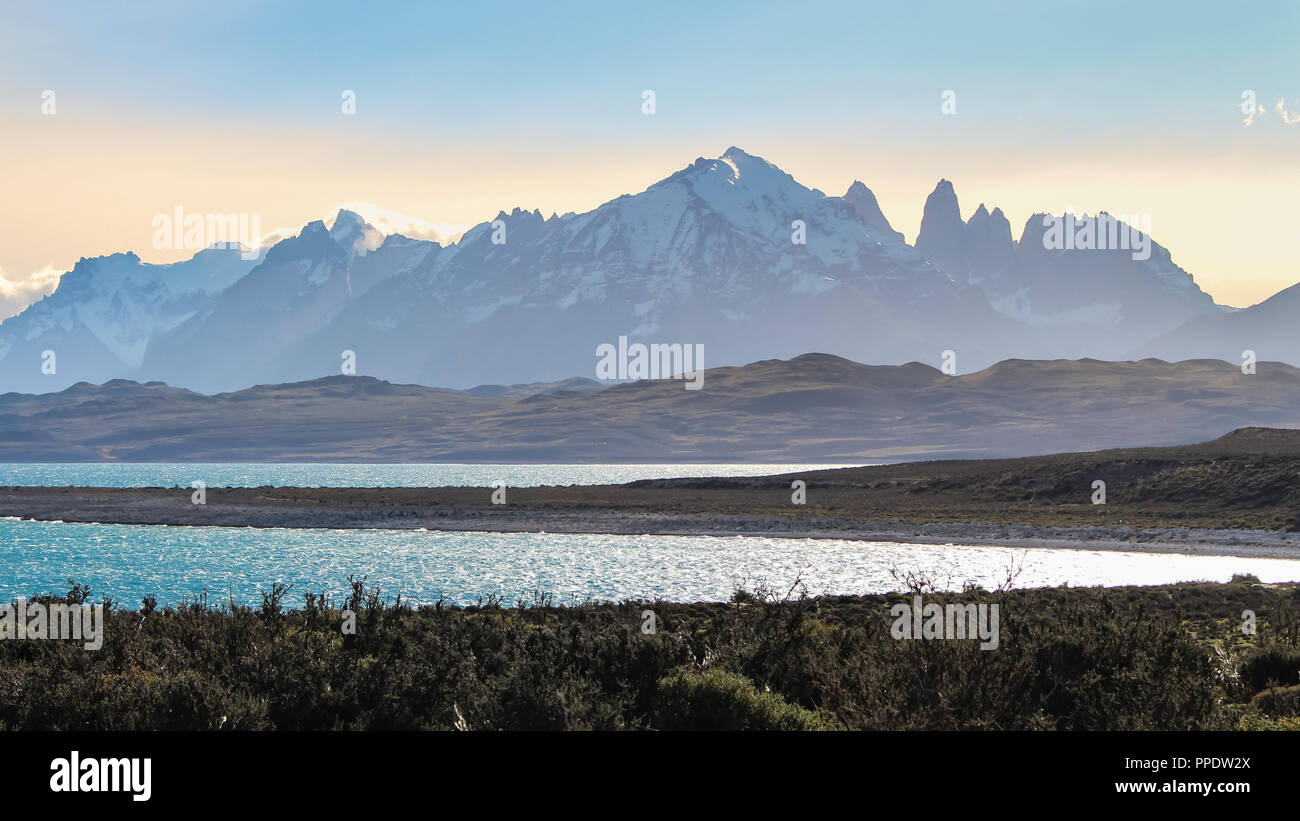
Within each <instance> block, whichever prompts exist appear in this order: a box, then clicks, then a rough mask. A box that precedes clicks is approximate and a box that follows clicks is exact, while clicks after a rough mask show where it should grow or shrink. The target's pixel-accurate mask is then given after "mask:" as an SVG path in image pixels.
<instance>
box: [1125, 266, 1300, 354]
mask: <svg viewBox="0 0 1300 821" xmlns="http://www.w3.org/2000/svg"><path fill="white" fill-rule="evenodd" d="M1247 350H1250V351H1254V352H1255V356H1256V357H1257V358H1258V359H1259V360H1261V361H1262V360H1280V361H1295V360H1296V359H1297V358H1298V357H1300V285H1292V286H1291V287H1290V288H1287V289H1286V290H1284V291H1281V292H1279V293H1276V294H1274V295H1273V296H1271V297H1269V298H1268V299H1266V300H1264V301H1263V302H1261V303H1259V304H1258V305H1252V306H1250V307H1249V308H1244V309H1242V310H1240V311H1236V312H1233V313H1227V314H1217V315H1210V316H1201V317H1196V318H1195V319H1192V320H1189V321H1188V322H1187V323H1185V324H1184V325H1181V326H1179V327H1178V328H1176V329H1174V330H1172V331H1170V332H1169V333H1167V334H1164V335H1162V336H1159V337H1157V338H1155V339H1152V340H1150V341H1149V342H1146V343H1144V344H1142V345H1139V346H1138V347H1137V348H1135V349H1134V350H1133V351H1132V355H1134V356H1158V357H1160V358H1162V359H1169V360H1179V359H1199V358H1207V357H1209V358H1214V359H1224V360H1227V361H1229V362H1236V363H1240V362H1242V356H1241V355H1242V352H1243V351H1247Z"/></svg>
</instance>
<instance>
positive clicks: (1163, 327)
mask: <svg viewBox="0 0 1300 821" xmlns="http://www.w3.org/2000/svg"><path fill="white" fill-rule="evenodd" d="M1043 232H1044V228H1043V226H1042V215H1035V217H1033V218H1031V219H1030V221H1029V222H1028V223H1027V224H1026V226H1025V229H1024V231H1023V233H1022V235H1021V239H1020V241H1019V242H1017V241H1015V240H1013V239H1012V235H1011V226H1010V224H1009V222H1008V221H1007V219H1006V217H1005V215H1004V214H1003V213H1002V212H1001V211H1000V210H999V209H997V208H994V209H992V210H991V211H990V210H988V209H986V208H985V207H984V206H983V205H982V204H981V205H980V207H979V208H977V209H976V210H975V212H974V213H973V214H972V216H971V217H970V218H969V219H968V220H966V221H963V220H962V218H961V212H960V208H959V205H958V201H957V196H956V192H955V191H954V190H953V187H952V185H951V183H949V182H948V181H946V180H944V181H941V182H940V184H939V186H938V187H936V189H935V191H934V193H932V194H931V195H930V197H929V199H928V200H927V202H926V208H925V218H924V221H923V224H922V227H921V233H920V235H919V236H918V241H917V247H916V248H913V247H912V246H910V245H908V244H907V243H906V242H905V241H904V239H903V236H902V235H901V234H899V233H898V232H896V231H894V230H893V228H892V227H891V226H890V224H889V221H888V220H887V219H886V217H885V215H884V213H883V212H882V210H881V208H880V205H879V203H878V202H877V201H876V198H875V196H874V195H873V194H872V193H871V191H870V189H868V188H867V187H866V186H865V185H863V184H862V183H860V182H854V183H853V185H851V186H850V187H849V189H848V190H847V191H846V192H845V194H844V196H842V197H836V196H827V195H825V194H824V193H822V192H821V191H818V190H816V189H813V188H808V187H806V186H804V185H801V184H800V183H799V182H797V181H796V180H794V179H793V178H792V177H791V176H790V175H789V174H786V173H785V172H784V171H782V170H781V169H780V168H778V167H777V166H775V165H773V164H771V163H769V162H767V161H766V160H764V159H762V158H760V157H756V156H753V155H750V154H747V153H746V152H744V151H742V150H740V149H739V148H735V147H733V148H729V149H728V150H727V151H725V152H724V153H723V154H722V155H721V156H719V157H716V158H699V159H697V160H696V161H695V162H693V163H691V164H690V165H688V166H686V167H685V168H683V169H681V170H680V171H677V172H676V173H674V174H672V175H670V176H668V177H667V178H665V179H663V180H660V181H659V182H656V183H654V184H652V185H650V186H649V187H647V188H646V189H645V190H644V191H641V192H639V193H636V194H627V195H623V196H620V197H618V198H616V199H613V200H611V201H609V202H606V203H604V204H603V205H600V206H599V207H597V208H595V209H593V210H591V211H589V212H586V213H582V214H574V213H568V214H564V215H562V216H556V215H552V216H550V217H544V216H543V215H542V214H541V212H539V211H527V210H523V209H520V208H515V209H513V210H512V211H510V212H508V213H507V212H505V211H502V212H500V213H498V214H497V216H496V217H495V218H494V219H492V220H490V221H486V222H483V223H481V224H479V225H476V226H474V227H473V228H471V229H469V230H468V231H465V232H464V233H463V234H462V235H461V236H460V238H459V239H458V240H457V241H456V242H454V243H452V244H448V245H445V246H443V245H439V244H438V243H434V242H428V241H424V240H417V239H410V238H407V237H404V236H401V235H398V234H393V235H389V236H387V237H385V236H384V235H383V233H382V232H381V231H379V230H378V229H376V228H375V227H373V226H371V225H369V224H367V223H366V221H365V220H364V219H362V218H361V217H360V216H358V215H357V214H355V213H353V212H351V211H348V210H341V211H340V212H339V213H338V215H337V217H336V218H335V219H334V221H333V223H332V224H331V225H329V226H328V227H327V226H326V224H325V223H324V222H322V221H315V222H312V223H309V224H308V225H306V226H305V227H304V228H303V229H302V231H301V232H299V233H298V234H297V235H296V236H292V237H286V238H284V239H283V240H281V241H279V242H278V243H276V244H275V245H274V246H273V247H271V248H270V249H269V250H268V251H267V252H266V253H265V256H264V258H263V259H262V260H261V262H260V263H259V264H257V265H256V266H255V267H252V269H251V270H249V267H248V266H249V265H251V264H250V263H244V267H240V266H238V265H237V264H236V261H237V260H238V254H237V253H235V252H229V254H230V256H229V257H214V256H205V255H208V254H210V253H214V252H204V254H200V255H198V256H196V257H195V260H191V261H190V263H178V264H177V266H149V265H144V264H142V263H140V261H139V259H138V258H136V257H135V256H134V255H117V256H115V257H106V258H102V259H101V260H83V263H82V264H79V266H78V270H76V271H74V272H73V273H70V274H69V275H67V277H65V283H64V284H63V285H61V286H60V289H59V291H58V292H56V294H54V295H52V296H51V297H49V298H47V300H45V301H43V302H42V303H37V304H36V305H33V306H32V307H31V308H29V309H28V311H26V312H24V314H22V315H20V316H19V317H15V318H13V319H11V320H8V321H6V322H5V323H3V324H0V363H3V364H4V366H5V370H4V371H3V372H2V373H0V390H5V389H10V390H12V389H17V388H22V389H25V390H53V389H57V388H58V387H59V386H60V385H66V384H67V382H68V380H71V379H74V378H75V379H89V380H93V381H103V380H104V379H107V378H110V377H113V376H118V375H124V374H125V375H130V376H133V377H136V378H142V379H159V380H164V381H167V382H169V383H171V384H174V385H180V386H184V387H188V388H193V389H196V390H202V391H208V392H213V391H228V390H235V389H239V388H243V387H246V386H248V385H249V384H253V383H257V382H287V381H294V380H302V379H310V378H316V377H320V376H326V375H334V374H338V373H339V372H340V364H341V361H342V359H343V358H344V357H343V355H344V352H345V351H351V352H352V353H353V354H354V355H355V357H356V363H357V370H358V372H359V373H362V374H368V375H373V376H378V377H382V378H384V379H389V380H394V381H401V382H419V383H424V384H430V385H442V386H449V387H469V386H472V385H479V384H484V383H492V384H521V383H530V382H537V381H551V380H561V379H566V378H570V377H574V376H591V375H593V374H594V364H595V359H596V357H595V350H596V347H597V346H599V345H602V344H605V343H610V344H613V343H616V342H617V341H618V339H619V337H621V336H626V337H628V338H629V341H630V342H634V343H635V342H643V343H654V342H659V343H668V344H673V343H678V344H692V345H695V344H702V345H704V346H705V366H706V367H711V366H714V365H723V364H743V363H746V362H751V361H755V360H760V359H770V358H789V357H793V356H797V355H800V354H803V353H807V352H809V351H820V352H826V353H831V354H838V355H841V356H845V357H848V358H851V359H854V360H857V361H863V362H871V363H877V364H894V363H905V362H909V361H919V362H926V363H929V364H932V365H938V364H940V362H941V358H942V356H943V352H944V351H945V350H952V351H954V352H956V354H957V368H958V370H959V371H961V372H966V371H970V370H975V369H978V368H980V367H983V366H986V365H988V364H991V363H992V362H995V361H997V360H1000V359H1007V358H1013V357H1015V358H1024V359H1032V358H1058V357H1071V358H1073V357H1083V356H1090V357H1097V358H1111V357H1115V356H1120V355H1122V354H1124V353H1125V352H1127V351H1129V350H1130V349H1132V348H1133V347H1134V346H1136V345H1138V344H1139V343H1141V342H1142V341H1143V340H1145V339H1148V338H1150V337H1151V336H1152V335H1154V334H1157V333H1163V332H1165V331H1168V330H1171V329H1173V328H1175V327H1177V326H1179V325H1180V324H1182V323H1185V322H1187V321H1188V320H1189V319H1192V318H1194V317H1197V316H1203V315H1204V316H1214V315H1217V314H1220V313H1222V311H1223V309H1222V308H1221V306H1216V305H1214V303H1213V301H1212V300H1211V299H1210V297H1209V296H1208V295H1207V294H1205V293H1204V292H1203V291H1201V289H1200V288H1199V287H1197V286H1196V284H1195V282H1194V281H1193V280H1192V278H1191V276H1190V275H1188V274H1187V272H1185V271H1183V270H1182V269H1181V268H1179V267H1178V266H1177V265H1176V264H1174V263H1173V260H1172V259H1171V257H1170V256H1169V252H1168V251H1167V250H1166V249H1164V248H1162V247H1161V246H1159V245H1157V244H1155V243H1152V244H1151V254H1150V258H1149V259H1133V258H1132V255H1131V254H1130V253H1129V252H1128V251H1066V250H1053V249H1048V248H1045V247H1044V245H1043ZM217 260H222V263H221V265H217V264H216V262H217ZM187 265H189V266H190V267H184V266H187ZM226 265H230V266H233V267H230V268H227V267H225V266H226ZM163 269H166V270H167V276H166V278H165V279H166V281H165V282H164V281H159V280H158V276H160V274H159V271H161V270H163ZM78 272H80V273H78ZM96 272H98V273H96ZM74 274H77V275H76V276H74ZM151 277H152V278H151ZM47 303H48V304H47ZM56 346H57V348H58V352H59V357H60V358H59V372H58V376H59V378H58V379H48V380H46V379H45V378H44V377H43V376H42V375H41V374H40V373H39V366H40V356H39V355H40V352H41V351H42V350H44V349H46V348H52V347H56ZM14 363H22V366H21V368H20V369H15V368H11V365H13V364H14ZM15 367H16V366H15ZM20 371H21V373H22V377H21V379H19V378H18V377H16V376H14V374H17V373H19V372H20ZM38 377H40V378H38ZM32 380H35V381H34V382H33V381H32Z"/></svg>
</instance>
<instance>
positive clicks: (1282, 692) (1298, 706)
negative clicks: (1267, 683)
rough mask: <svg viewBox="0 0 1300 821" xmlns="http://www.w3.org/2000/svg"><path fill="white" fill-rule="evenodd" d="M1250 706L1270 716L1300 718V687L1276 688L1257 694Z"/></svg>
mask: <svg viewBox="0 0 1300 821" xmlns="http://www.w3.org/2000/svg"><path fill="white" fill-rule="evenodd" d="M1250 704H1251V706H1252V707H1255V708H1256V709H1258V710H1259V711H1260V712H1263V713H1266V714H1268V715H1270V716H1300V686H1294V687H1274V688H1272V689H1271V690H1265V691H1264V692H1262V693H1256V694H1255V697H1254V698H1252V699H1251V700H1250Z"/></svg>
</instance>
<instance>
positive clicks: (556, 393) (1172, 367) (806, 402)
mask: <svg viewBox="0 0 1300 821" xmlns="http://www.w3.org/2000/svg"><path fill="white" fill-rule="evenodd" d="M704 384H705V389H703V390H699V391H687V390H683V386H682V382H680V381H677V380H655V381H649V380H647V381H640V382H633V383H625V384H618V385H613V386H610V387H606V388H604V389H602V390H594V391H593V390H590V388H591V387H592V386H591V385H590V384H589V383H586V382H583V381H579V382H577V383H574V384H572V385H570V386H569V387H568V389H565V388H564V387H561V386H557V385H542V386H537V387H538V390H537V392H535V393H529V392H528V391H526V390H509V389H502V390H492V389H489V390H486V391H484V390H481V389H475V390H471V391H454V390H446V389H439V388H425V387H420V386H418V385H395V384H391V383H389V382H384V381H379V380H376V379H372V378H369V377H364V376H334V377H327V378H323V379H317V380H312V381H308V382H299V383H294V384H287V385H261V386H257V387H254V388H249V389H245V390H241V391H238V392H236V393H226V394H220V395H216V396H204V395H202V394H198V393H194V392H192V391H186V390H180V389H177V388H171V387H168V386H166V385H163V384H161V383H151V384H147V385H141V384H138V383H134V382H125V381H117V382H111V383H109V384H106V385H103V386H92V385H77V386H74V387H72V388H69V389H68V390H66V391H63V392H61V393H54V394H44V395H39V396H32V395H24V394H12V393H11V394H4V395H0V429H3V430H4V433H5V435H4V436H0V462H3V461H68V460H72V461H85V460H93V461H99V460H109V461H195V462H201V461H231V460H234V461H240V460H250V461H399V462H418V461H471V462H473V461H479V462H514V461H535V462H565V461H576V462H584V461H598V462H620V461H626V462H656V461H715V460H716V461H729V460H736V461H759V462H762V461H828V462H829V461H844V462H854V461H863V462H869V461H896V460H903V459H917V458H927V457H940V456H962V457H976V456H1020V455H1031V454H1040V453H1049V452H1064V451H1073V450H1095V449H1099V448H1106V447H1122V446H1139V445H1172V444H1184V443H1190V442H1199V441H1204V440H1206V439H1210V438H1213V437H1215V436H1219V435H1222V434H1224V433H1227V432H1229V431H1231V430H1234V429H1237V428H1240V427H1246V426H1266V427H1290V428H1294V427H1300V401H1298V400H1300V370H1297V369H1296V368H1293V367H1291V366H1289V365H1284V364H1281V363H1265V364H1264V365H1262V366H1261V367H1260V368H1259V371H1258V373H1256V374H1254V375H1244V374H1242V373H1241V370H1240V369H1239V368H1237V367H1235V366H1233V365H1230V364H1227V363H1224V362H1219V361H1213V360H1198V361H1191V362H1182V363H1177V364H1168V363H1165V362H1159V361H1156V360H1144V361H1141V362H1099V361H1095V360H1082V361H1065V360H1057V361H1017V360H1011V361H1006V362H1000V363H998V364H997V365H994V366H993V367H990V368H987V369H985V370H982V371H979V372H977V373H972V374H967V375H964V376H945V375H944V374H942V373H941V372H939V371H938V370H936V369H934V368H931V367H929V366H927V365H922V364H918V363H910V364H906V365H899V366H872V365H861V364H858V363H855V362H850V361H848V360H846V359H842V358H839V357H835V356H828V355H826V354H807V355H804V356H799V357H796V358H794V359H791V360H788V361H781V360H767V361H762V362H755V363H752V364H750V365H746V366H743V367H724V368H714V369H709V370H708V371H707V373H706V375H705V381H704Z"/></svg>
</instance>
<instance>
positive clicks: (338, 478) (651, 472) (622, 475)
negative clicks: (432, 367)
mask: <svg viewBox="0 0 1300 821" xmlns="http://www.w3.org/2000/svg"><path fill="white" fill-rule="evenodd" d="M838 467H851V466H850V465H822V464H766V465H741V464H664V465H644V464H642V465H450V464H448V465H422V464H420V465H417V464H411V465H354V464H256V463H247V464H219V463H196V464H167V463H139V464H124V463H117V464H99V463H67V464H0V486H4V485H23V486H59V485H79V486H81V487H190V483H192V482H195V481H202V482H203V483H204V484H206V485H207V486H208V487H262V486H266V485H269V486H273V487H489V486H491V485H493V484H494V483H496V482H497V481H498V480H504V481H505V483H506V484H507V485H509V486H510V487H537V486H539V485H606V484H621V483H623V482H635V481H636V480H638V479H670V478H673V477H678V476H765V475H768V474H772V473H792V472H794V471H802V470H823V469H826V468H838Z"/></svg>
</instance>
